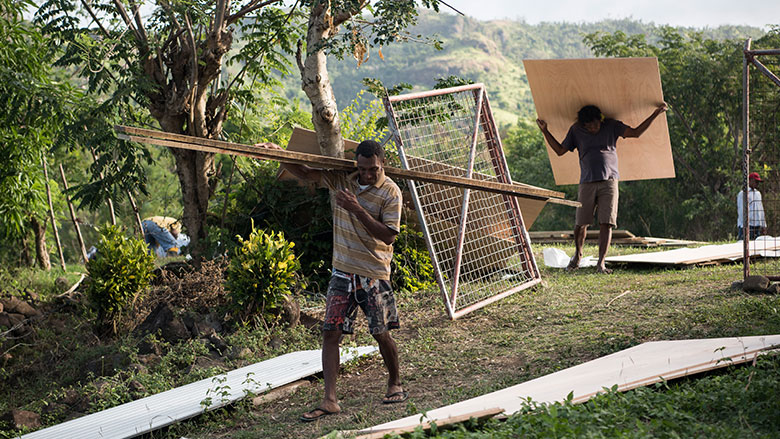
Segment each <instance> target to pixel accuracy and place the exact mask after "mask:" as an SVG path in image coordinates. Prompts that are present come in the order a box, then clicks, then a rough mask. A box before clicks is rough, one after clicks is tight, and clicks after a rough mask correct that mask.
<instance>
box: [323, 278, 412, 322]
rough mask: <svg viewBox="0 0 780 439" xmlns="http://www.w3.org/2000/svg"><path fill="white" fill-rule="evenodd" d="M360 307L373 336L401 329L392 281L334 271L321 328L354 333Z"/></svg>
mask: <svg viewBox="0 0 780 439" xmlns="http://www.w3.org/2000/svg"><path fill="white" fill-rule="evenodd" d="M358 306H359V307H360V309H362V310H363V313H364V314H365V315H366V319H368V330H369V332H370V333H371V334H372V335H374V334H381V333H383V332H385V331H387V330H390V329H398V328H399V327H400V325H399V324H398V310H397V309H396V306H395V297H393V290H392V287H391V286H390V282H389V281H386V280H381V279H370V278H367V277H363V276H358V275H356V274H349V273H344V272H343V271H339V270H335V269H334V270H333V275H332V276H331V277H330V284H329V285H328V297H327V303H326V307H325V324H324V325H323V326H322V329H324V330H325V331H332V330H336V329H340V330H341V331H342V332H344V333H345V334H352V332H353V331H354V323H355V317H357V309H358Z"/></svg>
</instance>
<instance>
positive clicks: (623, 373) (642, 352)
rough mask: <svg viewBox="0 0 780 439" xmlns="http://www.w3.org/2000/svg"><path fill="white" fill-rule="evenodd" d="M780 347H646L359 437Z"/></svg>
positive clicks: (754, 340)
mask: <svg viewBox="0 0 780 439" xmlns="http://www.w3.org/2000/svg"><path fill="white" fill-rule="evenodd" d="M778 347H780V335H765V336H754V337H729V338H713V339H701V340H675V341H654V342H649V343H643V344H641V345H638V346H634V347H632V348H629V349H626V350H623V351H620V352H616V353H614V354H611V355H607V356H605V357H601V358H597V359H595V360H592V361H589V362H587V363H583V364H580V365H577V366H574V367H570V368H568V369H564V370H561V371H558V372H555V373H553V374H550V375H545V376H543V377H540V378H537V379H534V380H531V381H526V382H524V383H521V384H518V385H515V386H512V387H508V388H506V389H502V390H498V391H496V392H492V393H488V394H486V395H482V396H478V397H476V398H472V399H468V400H465V401H461V402H459V403H456V404H453V405H448V406H445V407H441V408H437V409H434V410H428V411H426V412H425V413H419V414H416V415H412V416H408V417H405V418H402V419H398V420H395V421H391V422H386V423H384V424H380V425H376V426H373V427H371V428H368V429H365V430H363V431H361V432H359V433H360V434H371V433H374V432H382V431H385V432H387V431H393V430H396V429H409V428H412V429H413V428H414V427H416V426H418V425H423V424H426V423H430V422H432V421H433V422H437V421H438V420H445V419H448V418H455V417H458V416H462V415H465V414H468V413H475V412H477V411H479V410H487V409H490V408H494V407H498V408H500V409H503V410H504V413H505V414H506V415H507V416H509V415H512V414H514V413H516V412H518V411H520V410H521V409H522V408H523V405H524V404H525V403H526V401H527V399H528V398H532V399H533V400H534V401H535V402H537V403H553V402H561V401H564V400H565V399H566V398H567V395H569V393H572V395H573V399H572V401H573V402H574V403H575V404H577V403H582V402H586V401H588V400H589V399H590V398H592V397H593V396H595V395H597V394H598V393H601V392H604V391H605V389H610V388H611V387H612V386H617V389H618V390H619V391H626V390H631V389H635V388H637V387H642V386H647V385H650V384H653V383H658V382H662V381H665V380H671V379H675V378H681V377H684V376H689V375H693V374H697V373H701V372H706V371H709V370H714V369H717V368H722V367H726V366H730V365H734V364H739V363H745V362H748V361H752V360H753V359H754V358H755V357H756V356H757V355H759V354H760V353H762V352H766V351H767V350H770V349H776V348H778ZM412 391H413V390H412Z"/></svg>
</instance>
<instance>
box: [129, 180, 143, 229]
mask: <svg viewBox="0 0 780 439" xmlns="http://www.w3.org/2000/svg"><path fill="white" fill-rule="evenodd" d="M127 198H129V199H130V206H132V207H133V212H134V213H135V224H136V225H137V226H138V234H139V235H141V239H143V238H144V226H143V225H142V224H141V215H140V214H139V213H138V205H137V204H135V198H133V194H132V193H130V191H129V190H128V191H127Z"/></svg>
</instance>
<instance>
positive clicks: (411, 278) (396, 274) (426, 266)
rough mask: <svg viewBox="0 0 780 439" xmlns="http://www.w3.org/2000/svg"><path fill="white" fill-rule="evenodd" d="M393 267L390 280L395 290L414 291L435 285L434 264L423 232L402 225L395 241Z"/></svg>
mask: <svg viewBox="0 0 780 439" xmlns="http://www.w3.org/2000/svg"><path fill="white" fill-rule="evenodd" d="M391 268H392V274H391V278H390V280H391V282H392V284H393V290H395V291H406V292H409V293H413V292H415V291H417V290H422V289H426V288H430V287H431V286H433V284H434V282H435V279H434V277H433V264H432V263H431V256H430V255H429V254H428V248H427V247H426V246H425V241H423V238H422V233H420V232H418V231H416V230H414V229H411V228H409V227H408V226H407V225H406V224H402V225H401V232H400V233H399V234H398V236H397V237H396V238H395V243H393V262H392V263H391Z"/></svg>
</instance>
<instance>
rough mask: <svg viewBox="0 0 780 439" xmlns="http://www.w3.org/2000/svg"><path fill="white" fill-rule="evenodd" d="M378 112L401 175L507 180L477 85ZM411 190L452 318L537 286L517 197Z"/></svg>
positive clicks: (426, 186) (400, 100) (414, 185)
mask: <svg viewBox="0 0 780 439" xmlns="http://www.w3.org/2000/svg"><path fill="white" fill-rule="evenodd" d="M385 109H386V111H387V115H388V120H389V121H390V126H391V128H392V131H393V135H394V137H395V141H396V144H397V145H398V150H399V156H400V158H401V162H402V166H403V167H404V168H405V169H410V170H414V171H421V172H427V173H433V174H441V175H448V176H457V177H468V178H473V179H478V180H486V181H495V182H501V183H511V182H512V181H511V178H510V176H509V172H508V170H507V169H508V168H507V165H506V160H505V158H504V155H503V150H502V148H501V142H500V139H499V137H498V131H497V130H496V126H495V123H494V121H493V116H492V113H491V112H490V105H489V103H488V100H487V93H486V91H485V88H484V86H483V85H482V84H474V85H468V86H462V87H454V88H449V89H443V90H435V91H432V92H424V93H414V94H407V95H402V96H393V97H388V98H386V99H385ZM410 189H411V192H412V198H413V199H414V203H415V207H416V209H417V212H418V214H419V217H420V223H421V225H422V228H423V233H424V235H425V239H426V242H427V245H428V250H429V251H430V254H431V260H432V262H433V265H434V268H435V270H436V277H437V281H438V283H439V286H440V288H441V291H442V295H443V298H444V302H445V306H446V308H447V312H448V314H449V315H450V317H451V318H456V317H458V316H460V315H463V314H465V313H467V312H469V311H472V310H474V309H477V308H480V307H482V306H484V305H486V304H488V303H491V302H493V301H496V300H498V299H500V298H502V297H505V296H507V295H509V294H513V293H515V292H517V291H520V290H522V289H524V288H528V287H530V286H532V285H535V284H536V283H538V282H539V281H540V276H539V270H538V269H537V266H536V261H535V260H534V257H533V253H532V252H531V247H530V242H529V239H528V234H527V232H526V230H525V227H524V225H523V219H522V216H521V214H520V209H519V205H518V203H517V200H516V198H514V197H511V196H506V195H500V194H494V193H489V192H483V191H471V190H469V189H459V188H454V187H451V186H444V185H440V184H432V183H422V182H410Z"/></svg>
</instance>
